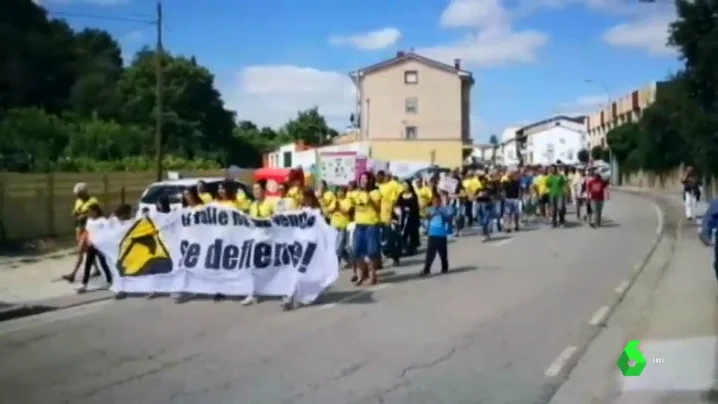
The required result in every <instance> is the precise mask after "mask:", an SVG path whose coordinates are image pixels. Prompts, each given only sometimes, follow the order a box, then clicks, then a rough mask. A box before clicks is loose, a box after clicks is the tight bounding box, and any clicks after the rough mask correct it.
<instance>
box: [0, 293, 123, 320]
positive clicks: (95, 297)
mask: <svg viewBox="0 0 718 404" xmlns="http://www.w3.org/2000/svg"><path fill="white" fill-rule="evenodd" d="M84 296H85V297H86V298H85V299H79V300H76V301H75V300H74V299H68V297H61V298H54V299H47V300H41V301H37V302H33V303H27V304H18V305H16V306H11V307H8V308H5V309H0V322H4V321H10V320H15V319H18V318H23V317H30V316H36V315H38V314H43V313H49V312H52V311H58V310H64V309H71V308H73V307H78V306H84V305H88V304H92V303H98V302H102V301H105V300H110V299H112V298H113V294H112V292H108V291H104V290H103V291H96V292H88V293H87V294H85V295H84ZM62 300H70V302H69V303H65V304H63V303H62Z"/></svg>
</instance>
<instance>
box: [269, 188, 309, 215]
mask: <svg viewBox="0 0 718 404" xmlns="http://www.w3.org/2000/svg"><path fill="white" fill-rule="evenodd" d="M290 189H291V188H290ZM278 192H279V198H277V199H276V200H275V201H274V211H275V212H276V213H281V212H287V211H290V210H296V209H297V207H298V206H299V203H298V202H297V200H296V198H295V197H293V196H290V195H289V191H288V189H287V185H286V184H279V186H278ZM295 192H298V193H299V195H300V197H303V195H302V192H301V191H295Z"/></svg>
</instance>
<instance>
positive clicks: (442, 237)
mask: <svg viewBox="0 0 718 404" xmlns="http://www.w3.org/2000/svg"><path fill="white" fill-rule="evenodd" d="M454 214H455V212H454V207H453V206H452V205H451V203H450V202H449V196H448V195H447V194H446V193H445V192H442V195H434V197H433V199H432V201H431V208H429V212H428V214H427V217H428V220H429V229H428V232H429V239H428V240H427V242H426V259H425V261H424V269H423V270H422V271H421V272H420V273H419V275H420V276H428V275H429V274H430V273H431V265H432V264H433V263H434V260H435V259H436V256H437V254H438V255H439V260H440V261H441V273H442V274H445V273H447V272H449V257H448V254H449V252H448V237H449V234H451V231H450V228H449V224H450V223H451V221H452V220H454Z"/></svg>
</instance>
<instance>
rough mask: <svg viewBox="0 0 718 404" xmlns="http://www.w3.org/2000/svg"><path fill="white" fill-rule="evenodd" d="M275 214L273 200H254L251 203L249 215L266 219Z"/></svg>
mask: <svg viewBox="0 0 718 404" xmlns="http://www.w3.org/2000/svg"><path fill="white" fill-rule="evenodd" d="M273 214H274V204H273V203H272V202H271V201H268V200H266V199H265V200H263V201H261V202H260V201H254V202H251V203H250V205H249V216H252V217H256V218H257V219H264V218H268V217H271V216H272V215H273Z"/></svg>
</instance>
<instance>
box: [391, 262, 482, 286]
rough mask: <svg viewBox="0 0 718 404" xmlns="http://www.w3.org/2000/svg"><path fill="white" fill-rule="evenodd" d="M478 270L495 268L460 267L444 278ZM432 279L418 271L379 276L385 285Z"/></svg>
mask: <svg viewBox="0 0 718 404" xmlns="http://www.w3.org/2000/svg"><path fill="white" fill-rule="evenodd" d="M434 264H435V265H436V264H437V263H436V262H435V263H434ZM477 269H495V268H493V267H481V268H479V267H477V266H468V265H467V266H460V267H457V268H450V269H449V272H448V273H446V274H442V276H450V275H456V274H460V273H464V272H471V271H475V270H477ZM437 274H438V268H437V270H435V271H433V275H437ZM431 278H432V276H429V277H422V276H419V272H418V270H417V272H404V273H400V274H396V275H393V274H384V273H380V274H379V279H380V280H381V282H383V283H403V282H408V281H423V280H427V279H431Z"/></svg>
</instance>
